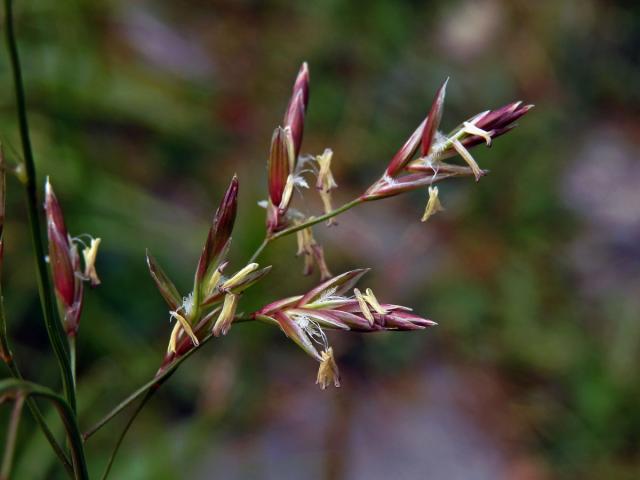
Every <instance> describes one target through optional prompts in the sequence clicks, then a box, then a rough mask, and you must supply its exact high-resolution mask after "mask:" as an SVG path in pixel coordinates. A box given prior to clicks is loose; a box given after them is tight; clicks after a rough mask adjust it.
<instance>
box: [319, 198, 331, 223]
mask: <svg viewBox="0 0 640 480" xmlns="http://www.w3.org/2000/svg"><path fill="white" fill-rule="evenodd" d="M318 193H319V194H320V200H322V208H323V209H324V213H329V212H331V211H333V202H332V201H331V191H330V190H320V191H319V192H318ZM334 223H335V219H334V218H333V217H332V218H330V219H329V220H327V225H332V224H334Z"/></svg>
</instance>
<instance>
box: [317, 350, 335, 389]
mask: <svg viewBox="0 0 640 480" xmlns="http://www.w3.org/2000/svg"><path fill="white" fill-rule="evenodd" d="M320 358H321V361H320V366H319V367H318V376H317V377H316V385H320V388H321V389H322V390H324V389H325V388H327V387H328V386H329V385H331V384H332V383H333V384H334V385H335V386H336V387H339V386H340V372H339V371H338V365H337V364H336V360H335V358H334V356H333V348H331V347H329V348H327V349H326V350H325V351H323V352H321V353H320Z"/></svg>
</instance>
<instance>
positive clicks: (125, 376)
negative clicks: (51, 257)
mask: <svg viewBox="0 0 640 480" xmlns="http://www.w3.org/2000/svg"><path fill="white" fill-rule="evenodd" d="M16 3H17V4H18V5H17V7H18V8H17V29H18V35H19V44H20V49H21V54H22V57H23V63H24V76H25V83H26V88H27V95H28V104H29V115H30V121H31V125H32V135H33V140H34V144H35V154H36V161H37V167H38V171H39V174H40V181H41V182H42V181H43V180H44V175H50V176H51V181H52V183H53V184H54V185H55V187H56V192H57V193H58V196H59V199H60V201H61V203H62V204H63V206H64V209H65V213H66V216H67V223H68V227H69V229H70V230H71V231H72V232H74V233H75V234H79V233H83V232H90V233H91V234H93V235H95V236H98V237H101V238H102V239H103V244H102V246H103V250H102V252H101V256H100V258H99V259H98V268H99V271H100V275H101V278H102V281H103V285H102V286H101V287H100V288H99V289H97V290H95V291H92V292H89V293H88V298H87V302H86V303H87V305H86V309H85V312H84V314H83V317H82V321H81V326H80V335H79V366H80V367H79V368H80V378H81V387H80V410H81V421H82V424H83V426H85V427H88V426H89V424H90V423H91V422H92V421H95V420H97V419H98V418H99V417H100V416H101V415H102V414H103V413H104V412H106V411H107V409H108V408H109V407H110V406H112V405H113V404H115V403H116V402H117V401H119V400H120V399H122V398H123V397H124V396H125V395H126V394H128V393H129V392H130V391H131V390H133V389H134V388H135V387H137V386H138V385H139V384H142V383H144V382H145V381H146V380H147V379H148V378H149V377H150V376H151V375H152V374H153V373H154V372H155V370H156V368H157V366H158V364H159V362H160V360H161V358H162V354H163V351H164V349H165V347H166V343H167V339H168V336H169V332H170V325H169V322H168V319H169V317H168V313H167V311H166V309H165V307H164V302H163V301H162V299H161V298H160V296H159V295H158V294H157V292H156V291H155V287H154V285H153V282H152V281H151V279H150V278H149V277H148V273H147V271H146V266H145V262H144V252H145V248H150V249H151V250H152V251H153V252H154V253H155V255H156V256H157V257H158V258H159V260H160V261H161V263H162V264H163V265H164V267H165V269H166V270H167V271H169V272H171V276H172V278H174V280H175V281H176V283H177V284H178V287H179V288H181V289H182V290H184V291H186V290H187V289H188V288H189V285H190V282H191V280H192V272H193V270H194V268H195V265H196V262H197V258H198V255H199V248H200V245H201V244H202V242H203V241H204V238H205V235H206V230H207V223H208V222H209V220H210V218H211V216H212V215H213V208H214V205H215V204H216V202H217V201H218V199H219V197H220V195H221V194H222V192H223V189H224V187H225V185H226V184H227V183H228V181H229V179H230V177H231V175H232V174H233V173H235V172H237V173H238V176H239V178H240V183H241V187H240V192H241V193H240V207H239V215H238V222H237V227H236V231H235V232H234V243H233V249H232V259H233V260H234V266H237V267H239V266H242V265H244V263H243V262H245V261H246V259H247V257H248V255H250V253H251V252H252V251H253V249H254V248H255V247H256V246H257V245H258V244H259V242H260V241H261V238H262V235H263V231H264V210H262V209H261V208H259V207H258V206H257V205H256V203H257V202H258V201H259V200H262V199H264V198H266V180H265V176H266V156H267V152H268V145H269V139H270V136H271V132H272V130H273V128H274V127H275V126H276V125H277V124H278V122H279V121H281V118H282V114H283V112H284V108H285V106H286V102H287V101H288V96H289V92H290V88H291V83H292V81H293V78H294V76H295V74H296V72H297V69H298V67H299V65H300V63H301V62H302V61H303V60H306V61H308V62H309V65H310V69H311V99H310V105H309V110H308V114H307V123H306V130H305V140H304V143H303V148H302V151H303V152H310V153H320V152H322V151H323V149H324V148H325V147H327V146H330V147H332V148H333V150H334V152H335V155H334V159H333V168H334V174H335V176H336V180H337V182H338V184H339V185H340V188H339V189H338V190H337V191H336V193H335V197H336V201H337V202H341V201H346V200H349V199H350V198H352V197H353V196H355V195H356V194H358V193H360V192H361V191H362V189H363V188H365V187H366V186H367V185H368V184H369V183H370V182H371V181H373V180H375V179H376V178H377V177H378V176H379V174H380V173H381V172H382V170H383V169H384V167H385V165H386V163H387V162H388V160H389V159H390V157H391V156H392V155H393V153H394V152H395V151H396V150H397V148H398V147H399V146H400V145H401V144H402V142H403V141H404V139H405V138H406V137H407V135H408V134H409V133H410V132H411V131H412V130H413V128H414V127H415V125H417V123H418V122H419V121H420V119H421V118H423V117H424V115H425V113H426V110H427V108H428V107H429V104H430V102H431V99H432V98H433V93H434V91H435V89H436V88H437V87H438V86H439V85H440V83H441V82H442V80H443V79H444V78H446V77H447V76H450V77H451V81H450V83H449V88H448V97H447V103H446V108H445V114H444V118H443V127H444V129H445V130H447V129H448V128H451V127H454V126H455V122H456V121H457V120H458V119H460V118H467V117H469V116H470V115H473V114H475V113H477V112H479V111H482V110H484V109H486V108H492V107H498V106H501V105H503V104H505V103H507V102H509V101H512V100H516V99H523V100H525V101H527V102H531V103H535V104H536V108H535V109H534V110H533V111H532V112H531V113H530V114H529V115H528V116H527V117H526V118H524V119H522V121H521V122H520V123H521V126H520V127H519V128H518V129H517V130H516V131H514V132H512V133H511V134H509V135H507V136H505V137H502V138H500V139H498V140H497V141H496V143H495V145H494V146H493V147H492V149H491V150H489V151H488V150H484V149H483V147H478V149H479V150H476V151H477V154H476V158H477V160H478V161H479V163H480V165H481V166H482V167H484V168H488V169H490V170H491V174H490V175H488V176H487V177H486V178H484V179H482V181H480V182H479V183H478V184H474V183H473V182H472V181H470V180H469V181H454V182H452V183H445V184H443V185H442V186H441V187H440V197H441V199H442V201H443V204H444V206H445V207H446V211H445V212H444V213H440V214H439V215H437V216H436V217H434V218H433V219H432V220H430V221H429V222H428V223H427V224H426V225H425V224H422V223H420V221H419V218H420V215H421V213H422V209H423V206H424V202H425V200H426V191H425V192H420V193H417V194H412V195H408V196H402V197H397V198H396V199H392V200H388V201H385V202H378V203H375V204H367V205H364V206H362V207H359V208H358V209H356V210H354V211H351V212H349V213H347V214H346V215H345V216H344V217H342V219H341V220H340V221H339V225H338V226H337V227H331V228H330V229H327V228H325V227H323V226H321V227H320V228H318V229H317V231H318V237H319V239H321V241H322V242H323V243H324V245H325V251H326V253H327V260H328V262H329V266H330V267H331V269H332V270H333V271H334V272H340V271H344V270H346V269H348V268H353V267H361V266H371V267H374V270H373V272H372V273H371V274H369V278H368V279H367V283H368V284H369V285H370V286H372V287H373V288H374V289H375V291H376V292H377V294H378V296H379V297H381V300H383V301H393V302H394V303H400V304H407V305H413V306H415V309H416V310H417V311H418V312H420V313H421V314H424V315H426V316H429V318H432V319H434V320H436V321H438V322H439V327H438V328H436V329H430V330H429V331H427V332H424V333H423V334H417V335H416V334H412V335H410V336H408V335H403V334H392V333H389V334H380V335H366V336H358V335H349V336H347V337H346V338H345V337H342V338H336V339H335V341H334V345H335V350H336V353H337V357H338V362H339V363H340V364H341V366H342V373H343V387H342V388H341V389H340V390H338V391H335V390H334V391H325V392H321V391H319V390H317V389H316V387H315V386H314V385H313V382H314V378H315V368H316V366H315V364H314V362H313V361H311V360H308V359H307V358H303V357H301V355H300V354H299V352H298V351H296V350H295V348H293V347H292V346H291V345H290V343H289V342H286V341H284V338H283V336H282V335H281V334H280V333H279V332H277V331H276V330H275V329H268V328H266V327H263V326H260V325H237V326H235V327H234V328H233V330H232V331H231V333H230V334H229V335H228V336H227V337H225V338H223V339H220V340H217V341H214V342H212V344H211V345H209V346H207V348H206V349H204V350H203V351H202V352H200V353H199V354H197V355H196V356H194V357H193V358H191V359H189V360H188V361H187V362H186V363H185V365H184V366H183V368H182V369H181V370H180V373H179V374H178V375H176V376H175V377H174V378H173V379H172V380H171V382H169V384H168V385H167V386H166V387H165V388H164V389H163V391H162V392H161V394H160V395H158V396H157V397H156V398H155V399H154V400H153V401H152V402H151V403H150V406H149V407H148V409H147V410H146V411H145V412H144V413H143V414H142V415H141V417H140V418H139V419H138V421H137V423H136V424H135V425H134V427H133V430H132V432H131V434H130V436H129V437H128V438H127V440H126V441H125V444H124V448H123V449H122V452H121V456H120V457H119V459H118V461H117V462H116V465H115V468H114V472H113V477H114V478H126V479H151V478H153V479H164V478H167V479H169V478H225V479H227V478H276V477H277V478H303V477H304V478H325V477H326V478H390V477H389V476H388V475H392V474H393V475H394V477H395V478H424V472H427V471H428V472H430V476H431V477H432V478H464V479H470V478H487V479H489V478H491V479H493V478H518V479H520V478H523V479H525V478H526V479H546V478H583V479H602V478H607V479H614V478H620V479H627V478H629V479H631V478H637V474H638V471H639V470H640V453H639V449H638V445H640V409H638V407H637V399H638V398H639V396H640V379H639V377H638V374H637V365H638V361H639V360H640V358H639V357H640V323H639V322H640V315H639V314H640V305H639V303H640V300H639V299H640V295H638V293H639V292H640V248H639V247H638V245H640V208H639V206H640V196H639V193H638V192H640V189H638V184H639V182H640V174H639V173H638V172H639V171H640V169H638V158H639V156H638V152H639V151H640V145H639V144H638V138H640V135H638V132H639V131H640V123H639V120H638V119H639V118H640V117H639V116H638V114H639V113H640V89H638V88H637V85H640V53H639V52H640V8H639V7H638V5H636V4H635V3H634V2H605V1H596V0H569V1H564V2H556V1H550V0H549V1H540V2H532V1H529V0H516V1H510V0H478V1H476V0H463V1H444V0H442V1H435V2H418V1H384V0H368V1H367V2H359V1H358V2H355V1H354V2H352V1H346V0H345V1H338V0H320V1H314V2H283V1H269V2H258V1H252V0H243V1H237V2H231V1H227V2H225V1H206V2H205V1H201V0H189V1H180V2H169V1H155V2H151V1H144V2H142V1H141V2H128V1H124V0H103V1H99V2H96V1H90V0H72V1H66V2H59V1H53V0H39V1H37V2H27V1H22V2H16ZM10 80H11V79H10V76H9V71H8V65H7V60H6V56H2V61H1V62H0V85H2V90H1V91H2V92H3V94H2V96H0V124H1V125H2V127H1V129H0V136H1V138H2V142H3V144H4V146H5V149H6V150H7V152H8V156H9V160H10V161H11V159H15V158H16V155H17V153H16V152H17V151H19V141H18V137H17V130H16V117H15V111H14V100H13V98H12V95H11V81H10ZM8 189H9V192H8V194H9V198H8V207H7V226H6V230H5V235H6V247H5V248H6V250H5V258H6V261H5V269H4V270H5V271H4V279H3V281H4V284H5V301H6V306H7V311H8V317H9V323H10V328H11V333H12V335H13V336H14V338H15V339H16V343H17V345H16V351H17V352H16V353H17V355H18V358H19V359H20V360H21V361H22V365H23V367H24V370H25V371H26V374H27V376H28V377H30V378H32V379H34V380H38V381H41V382H44V383H49V384H51V379H54V378H57V377H56V370H55V363H54V362H53V361H52V357H51V352H50V351H49V350H48V348H47V343H46V333H45V330H44V327H43V324H42V322H41V319H40V313H39V309H38V301H37V292H36V289H35V287H34V285H35V283H34V271H33V266H32V265H33V260H32V258H31V251H30V248H29V247H30V245H29V238H28V230H27V225H26V223H25V220H24V213H25V211H24V206H23V198H22V195H21V192H20V191H19V190H20V187H19V185H18V183H17V182H16V181H15V179H13V180H11V179H10V181H9V186H8ZM308 197H310V198H311V197H314V192H311V194H308ZM294 202H296V204H297V205H298V207H301V208H303V209H305V210H308V211H316V212H317V211H319V209H320V206H319V203H318V202H317V201H315V200H311V201H309V200H307V202H308V203H307V204H305V203H303V202H301V201H300V198H299V197H298V198H296V199H295V200H294ZM185 232H186V233H185ZM294 242H295V240H294V239H285V240H282V241H279V242H276V243H275V244H273V245H272V246H270V247H269V250H268V251H267V253H266V255H265V257H263V262H264V263H265V264H266V263H267V262H268V263H272V264H274V265H275V268H274V270H273V272H272V273H271V275H270V277H269V280H268V281H265V282H263V283H261V284H260V285H257V286H256V287H254V289H253V291H252V295H251V296H249V295H247V297H246V298H245V299H244V300H245V301H246V303H245V305H244V307H243V308H245V309H247V310H249V309H251V308H253V307H258V306H260V305H262V304H263V303H264V302H267V301H269V300H272V299H275V298H280V297H282V296H283V295H290V294H296V293H300V292H304V291H305V290H306V289H307V288H308V287H309V286H311V285H312V284H314V283H315V282H316V280H317V279H316V278H303V277H301V275H300V271H301V269H302V265H301V262H299V261H297V260H295V259H293V255H294V253H295V245H294ZM52 386H55V385H52ZM6 412H8V410H7V409H3V410H2V417H1V418H2V423H3V425H4V423H5V422H6ZM25 418H26V417H25ZM123 421H124V419H123V418H119V419H118V420H116V421H115V422H113V423H112V424H110V425H109V426H107V427H106V428H105V429H104V430H103V431H101V432H100V433H99V434H97V435H96V436H95V437H94V438H92V439H91V440H90V441H89V442H88V444H87V448H88V455H89V458H90V462H91V464H92V465H94V468H96V471H95V472H94V474H97V472H98V470H100V469H101V467H102V465H103V464H104V463H105V462H106V458H107V456H108V453H109V448H110V447H111V445H112V444H113V441H114V439H115V435H116V432H118V431H119V428H121V426H122V424H123V423H122V422H123ZM27 423H28V422H27ZM22 431H24V432H27V431H28V429H27V428H26V427H24V428H23V430H21V432H22ZM34 431H35V430H34ZM18 453H19V454H20V456H21V459H22V461H21V462H18V465H17V472H16V475H17V476H16V478H45V476H47V475H49V476H50V477H51V478H58V476H61V475H62V473H61V471H60V470H59V467H55V461H54V457H53V456H52V455H51V454H50V453H49V451H48V448H47V446H46V445H45V444H44V441H43V439H42V437H41V435H40V434H39V433H37V432H35V433H34V436H33V437H32V438H28V437H26V433H25V434H22V436H21V437H20V443H19V450H18ZM385 475H387V476H385Z"/></svg>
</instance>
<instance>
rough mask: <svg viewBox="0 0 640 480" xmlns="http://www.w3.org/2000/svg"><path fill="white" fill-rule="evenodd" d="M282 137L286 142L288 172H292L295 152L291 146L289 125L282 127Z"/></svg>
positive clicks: (291, 138)
mask: <svg viewBox="0 0 640 480" xmlns="http://www.w3.org/2000/svg"><path fill="white" fill-rule="evenodd" d="M284 139H285V143H286V144H287V157H288V159H289V172H290V173H292V172H293V171H294V170H295V168H296V153H295V148H294V146H293V134H292V132H291V127H285V128H284Z"/></svg>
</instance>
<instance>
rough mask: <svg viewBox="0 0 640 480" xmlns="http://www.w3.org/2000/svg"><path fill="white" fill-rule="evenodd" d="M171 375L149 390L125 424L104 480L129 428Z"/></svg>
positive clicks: (110, 457)
mask: <svg viewBox="0 0 640 480" xmlns="http://www.w3.org/2000/svg"><path fill="white" fill-rule="evenodd" d="M173 372H175V370H172V371H171V373H173ZM171 373H170V374H169V375H167V376H165V377H163V378H162V379H161V380H160V381H158V382H156V383H155V384H154V385H153V386H152V387H151V388H150V389H149V390H147V393H146V394H145V396H144V397H142V400H140V403H139V404H138V406H137V407H136V408H135V410H134V411H133V412H132V413H131V416H130V417H129V419H128V420H127V423H126V424H125V426H124V428H123V429H122V432H120V436H119V437H118V440H117V441H116V444H115V446H114V447H113V451H112V452H111V456H109V461H108V462H107V466H106V468H105V470H104V473H103V474H102V480H106V478H107V477H108V476H109V472H110V471H111V467H112V466H113V462H114V461H115V459H116V455H117V454H118V450H119V449H120V445H122V441H123V440H124V437H125V435H126V434H127V432H128V431H129V428H131V425H132V424H133V421H134V420H135V419H136V417H137V416H138V414H139V413H140V412H141V411H142V409H143V408H144V406H145V405H146V404H147V402H148V401H149V400H150V399H151V397H152V396H153V394H154V393H156V392H157V391H158V389H159V388H160V386H161V385H162V384H163V383H164V382H165V381H167V380H168V379H169V377H170V376H171Z"/></svg>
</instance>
